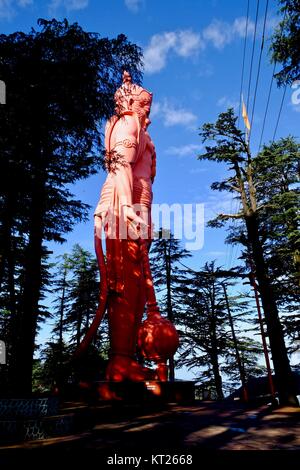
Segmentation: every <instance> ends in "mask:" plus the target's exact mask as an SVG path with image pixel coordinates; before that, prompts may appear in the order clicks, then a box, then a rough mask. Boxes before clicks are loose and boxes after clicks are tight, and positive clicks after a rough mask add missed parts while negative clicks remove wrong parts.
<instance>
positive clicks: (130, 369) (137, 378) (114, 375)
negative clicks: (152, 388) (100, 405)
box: [106, 355, 156, 382]
mask: <svg viewBox="0 0 300 470" xmlns="http://www.w3.org/2000/svg"><path fill="white" fill-rule="evenodd" d="M155 379H156V373H155V371H153V370H151V369H148V368H147V367H143V366H141V365H140V364H138V363H137V362H136V361H134V360H133V359H132V358H131V357H127V356H118V355H115V356H113V357H112V359H110V361H109V363H108V366H107V369H106V380H109V381H112V382H122V381H123V380H130V381H132V382H143V381H144V380H155Z"/></svg>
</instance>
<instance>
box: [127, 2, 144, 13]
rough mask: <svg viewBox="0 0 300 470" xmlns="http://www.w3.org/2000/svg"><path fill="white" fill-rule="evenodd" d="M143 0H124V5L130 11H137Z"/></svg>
mask: <svg viewBox="0 0 300 470" xmlns="http://www.w3.org/2000/svg"><path fill="white" fill-rule="evenodd" d="M142 3H143V0H125V5H126V7H127V8H128V10H130V11H131V12H132V13H137V12H138V11H139V9H140V7H141V6H142Z"/></svg>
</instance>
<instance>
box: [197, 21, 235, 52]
mask: <svg viewBox="0 0 300 470" xmlns="http://www.w3.org/2000/svg"><path fill="white" fill-rule="evenodd" d="M203 37H204V39H205V41H206V42H207V43H208V42H211V43H212V44H213V46H214V47H216V48H217V49H222V48H223V47H224V46H225V45H226V44H229V43H230V42H231V39H232V31H231V28H230V26H229V24H228V23H224V22H223V21H219V20H214V21H213V22H212V23H211V24H209V25H208V26H207V27H206V28H205V29H204V31H203Z"/></svg>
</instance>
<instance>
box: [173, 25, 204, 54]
mask: <svg viewBox="0 0 300 470" xmlns="http://www.w3.org/2000/svg"><path fill="white" fill-rule="evenodd" d="M203 47H204V44H203V43H202V40H201V38H200V34H199V33H194V32H193V31H191V30H186V31H179V32H178V33H177V45H176V51H175V52H176V53H177V54H178V55H180V56H181V57H190V56H191V55H193V54H197V52H198V50H199V49H200V48H203Z"/></svg>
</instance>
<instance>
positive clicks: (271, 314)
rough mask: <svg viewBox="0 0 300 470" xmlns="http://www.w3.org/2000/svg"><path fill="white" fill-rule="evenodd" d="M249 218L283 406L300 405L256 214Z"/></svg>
mask: <svg viewBox="0 0 300 470" xmlns="http://www.w3.org/2000/svg"><path fill="white" fill-rule="evenodd" d="M245 220H246V227H247V234H248V240H249V243H250V246H251V249H252V253H253V260H254V264H255V269H256V278H257V281H258V284H259V292H260V296H261V302H262V306H263V309H264V313H265V318H266V324H267V332H268V336H269V341H270V348H271V353H272V360H273V364H274V371H275V377H276V385H277V390H278V394H279V402H280V404H281V405H290V406H298V400H297V397H296V390H295V383H294V379H293V375H292V372H291V367H290V362H289V358H288V354H287V350H286V346H285V342H284V334H283V330H282V326H281V323H280V319H279V314H278V309H277V305H276V302H275V298H274V294H273V290H272V286H271V283H270V280H269V278H268V275H267V268H266V265H265V261H264V254H263V250H262V246H261V242H260V238H259V230H258V221H257V217H256V214H252V215H250V216H246V217H245Z"/></svg>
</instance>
